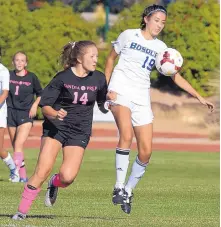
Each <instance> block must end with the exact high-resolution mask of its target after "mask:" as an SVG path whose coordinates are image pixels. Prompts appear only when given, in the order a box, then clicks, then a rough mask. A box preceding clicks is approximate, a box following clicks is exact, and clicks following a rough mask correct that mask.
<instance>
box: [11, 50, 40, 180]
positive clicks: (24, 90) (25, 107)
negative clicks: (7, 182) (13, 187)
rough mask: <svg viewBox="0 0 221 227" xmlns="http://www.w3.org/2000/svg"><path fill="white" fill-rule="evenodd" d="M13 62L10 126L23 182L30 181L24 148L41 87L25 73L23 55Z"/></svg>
mask: <svg viewBox="0 0 221 227" xmlns="http://www.w3.org/2000/svg"><path fill="white" fill-rule="evenodd" d="M12 63H13V65H14V67H15V69H14V70H13V71H10V81H9V82H10V86H9V94H8V98H7V106H8V119H7V125H8V131H9V135H10V139H11V143H12V146H13V149H14V156H13V158H14V161H15V163H16V166H17V169H18V170H19V175H20V182H27V175H26V169H25V163H24V152H23V147H24V143H25V141H26V140H27V138H28V135H29V132H30V130H31V127H32V124H33V118H34V117H35V116H36V112H37V108H38V104H39V101H40V98H41V97H40V96H41V92H42V88H41V85H40V82H39V80H38V78H37V76H36V75H35V74H34V73H32V72H29V71H27V70H26V66H27V63H28V59H27V55H26V54H25V53H24V52H21V51H19V52H17V53H15V55H14V56H13V62H12ZM35 95H36V96H37V98H36V100H35V99H34V97H35Z"/></svg>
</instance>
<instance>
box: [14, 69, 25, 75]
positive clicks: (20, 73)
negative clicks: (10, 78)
mask: <svg viewBox="0 0 221 227" xmlns="http://www.w3.org/2000/svg"><path fill="white" fill-rule="evenodd" d="M15 74H16V75H17V76H25V75H26V74H27V70H26V69H22V70H21V71H18V70H15Z"/></svg>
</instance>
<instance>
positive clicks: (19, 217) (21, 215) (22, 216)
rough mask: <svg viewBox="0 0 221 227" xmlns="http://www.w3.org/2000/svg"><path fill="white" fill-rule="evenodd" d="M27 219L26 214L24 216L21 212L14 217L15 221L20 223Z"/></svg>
mask: <svg viewBox="0 0 221 227" xmlns="http://www.w3.org/2000/svg"><path fill="white" fill-rule="evenodd" d="M25 218H26V214H22V213H20V212H17V213H16V214H15V215H14V216H13V217H12V219H13V220H19V221H21V220H24V219H25Z"/></svg>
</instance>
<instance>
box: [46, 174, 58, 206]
mask: <svg viewBox="0 0 221 227" xmlns="http://www.w3.org/2000/svg"><path fill="white" fill-rule="evenodd" d="M54 177H55V174H54V175H53V176H52V177H51V178H50V180H49V182H48V188H47V192H46V195H45V206H47V207H51V206H53V205H54V203H55V201H56V199H57V194H58V187H55V186H54V185H53V184H52V181H53V179H54Z"/></svg>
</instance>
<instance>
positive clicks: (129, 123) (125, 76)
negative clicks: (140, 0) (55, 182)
mask: <svg viewBox="0 0 221 227" xmlns="http://www.w3.org/2000/svg"><path fill="white" fill-rule="evenodd" d="M166 19H167V11H166V9H165V8H164V7H163V6H160V5H151V6H149V7H147V8H146V9H145V10H144V12H143V14H142V19H141V28H140V29H128V30H126V31H124V32H122V33H121V34H120V35H119V37H118V39H117V40H116V41H114V42H112V44H113V48H112V50H111V52H110V54H109V56H108V58H107V62H106V67H105V75H106V79H107V83H109V86H108V90H109V92H112V93H113V94H115V97H116V99H115V101H112V102H111V103H110V104H111V107H110V109H111V111H112V114H113V116H114V118H115V121H116V124H117V127H118V130H119V142H118V144H117V148H116V184H115V187H114V191H113V198H112V202H113V203H114V204H115V205H116V204H121V209H122V210H123V211H124V212H125V213H127V214H129V213H130V212H131V200H132V196H133V193H132V190H133V189H134V188H135V186H136V185H137V183H138V182H139V180H140V179H141V177H142V176H143V174H144V173H145V170H146V168H147V166H148V164H149V160H150V157H151V152H152V148H151V145H152V130H153V125H152V122H153V118H154V117H153V113H152V109H151V101H150V73H151V71H152V69H153V67H154V66H155V59H156V56H157V54H158V53H159V52H161V51H162V50H164V49H165V48H166V47H167V45H166V44H165V43H164V42H162V41H161V40H159V39H157V36H158V35H159V34H160V32H161V31H162V30H163V28H164V26H165V23H166ZM118 56H119V61H118V64H117V65H116V66H115V68H114V62H115V60H116V58H117V57H118ZM113 68H114V69H113ZM171 78H172V79H173V81H174V82H175V83H176V84H177V85H178V86H179V87H181V88H182V89H183V90H185V91H187V92H188V93H190V94H191V95H192V96H194V97H196V98H197V99H198V100H199V102H200V103H202V104H203V105H205V106H207V107H208V108H209V109H210V110H211V111H212V110H213V108H214V106H213V104H212V103H210V102H208V101H206V100H205V99H204V98H203V97H201V96H200V95H199V94H198V93H197V92H196V91H195V90H194V89H193V87H192V86H191V85H190V84H189V83H188V82H187V81H186V80H185V79H184V78H183V77H182V76H181V75H180V74H179V73H177V74H175V75H174V76H172V77H171ZM133 131H134V134H135V137H136V140H137V147H138V155H137V157H136V160H135V161H134V163H133V166H132V171H131V174H130V176H129V179H128V181H127V183H126V184H125V178H126V175H127V169H128V164H129V152H130V146H131V143H132V139H133Z"/></svg>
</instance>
